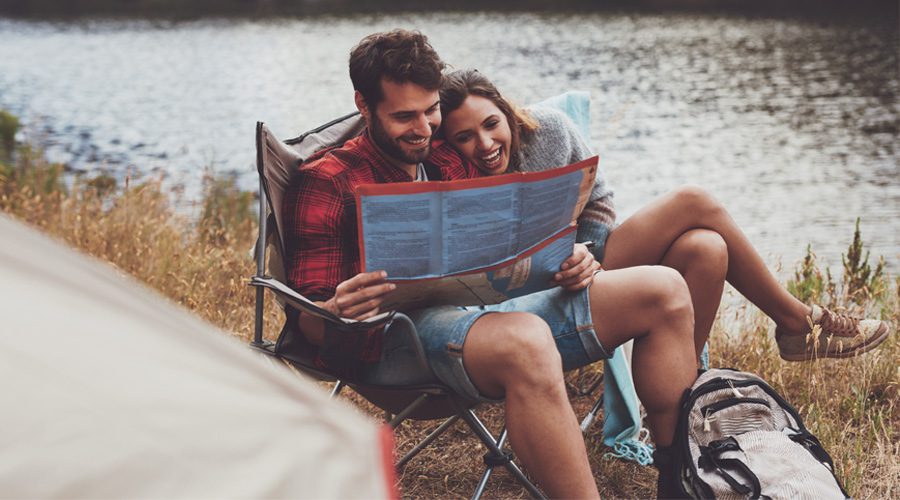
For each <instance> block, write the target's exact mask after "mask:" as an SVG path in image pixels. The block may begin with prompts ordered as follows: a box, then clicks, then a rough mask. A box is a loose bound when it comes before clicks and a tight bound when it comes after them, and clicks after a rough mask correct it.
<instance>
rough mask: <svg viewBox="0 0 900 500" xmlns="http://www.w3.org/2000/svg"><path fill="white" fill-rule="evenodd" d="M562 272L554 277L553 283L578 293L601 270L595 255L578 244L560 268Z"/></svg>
mask: <svg viewBox="0 0 900 500" xmlns="http://www.w3.org/2000/svg"><path fill="white" fill-rule="evenodd" d="M559 268H560V272H558V273H556V274H555V275H553V281H552V282H553V283H554V284H556V285H559V286H561V287H563V288H565V289H566V290H569V291H571V292H576V291H578V290H581V289H583V288H586V287H587V286H588V285H589V284H590V283H591V280H592V279H593V277H594V272H596V271H597V270H598V269H601V267H600V263H599V262H597V261H596V260H594V254H592V253H591V252H590V250H588V247H587V246H585V245H584V244H582V243H576V244H575V249H574V250H573V251H572V256H571V257H569V258H568V259H566V261H565V262H563V263H562V265H561V266H559Z"/></svg>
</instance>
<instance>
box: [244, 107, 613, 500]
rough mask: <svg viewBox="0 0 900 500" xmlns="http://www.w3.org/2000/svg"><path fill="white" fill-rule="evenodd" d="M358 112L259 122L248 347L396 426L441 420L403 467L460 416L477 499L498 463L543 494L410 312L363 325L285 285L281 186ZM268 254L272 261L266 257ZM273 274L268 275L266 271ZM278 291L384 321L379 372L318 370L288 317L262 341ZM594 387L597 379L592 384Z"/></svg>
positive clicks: (309, 307) (351, 131) (346, 129)
mask: <svg viewBox="0 0 900 500" xmlns="http://www.w3.org/2000/svg"><path fill="white" fill-rule="evenodd" d="M364 125H365V124H364V122H363V121H362V119H361V117H360V116H359V113H358V112H357V113H351V114H348V115H346V116H343V117H340V118H338V119H336V120H333V121H331V122H329V123H326V124H325V125H322V126H320V127H318V128H316V129H314V130H311V131H309V132H306V133H304V134H302V135H300V136H298V137H296V138H294V139H289V140H287V141H284V142H282V141H280V140H279V139H277V138H276V137H275V136H274V135H273V134H272V133H271V131H270V130H269V129H268V127H266V125H265V124H263V123H262V122H259V123H257V127H256V149H257V170H258V173H259V182H260V189H259V238H258V240H257V245H256V275H254V276H253V277H252V278H251V280H250V284H251V285H252V286H255V287H257V289H256V318H255V320H256V324H255V332H254V338H253V341H252V342H251V346H252V347H253V348H254V349H257V350H258V351H260V352H262V353H264V354H267V355H269V356H273V357H274V358H277V359H279V360H281V361H283V362H285V363H287V364H289V365H290V366H293V367H294V368H296V369H298V370H299V371H301V372H302V373H305V374H307V375H309V376H311V377H313V378H315V379H318V380H323V381H331V382H334V383H335V385H334V389H333V390H332V396H337V395H338V393H339V392H340V391H341V390H342V388H344V387H346V386H349V387H351V388H352V389H353V390H355V391H356V392H357V393H359V394H360V395H361V396H363V397H364V398H365V399H367V400H368V401H370V402H371V403H372V404H374V405H375V406H377V407H378V408H381V409H382V410H384V411H385V413H386V420H387V422H388V424H389V425H390V426H391V428H392V429H393V428H396V427H397V426H399V425H400V424H401V423H402V422H403V421H405V420H408V419H412V420H437V419H444V421H443V422H442V423H441V424H440V425H439V426H438V427H437V428H436V429H435V430H433V431H432V432H431V433H430V434H428V435H427V436H426V437H425V438H424V439H423V440H422V441H421V442H420V443H418V444H416V445H415V446H413V447H412V448H411V449H410V450H409V451H407V452H406V454H405V455H403V456H402V457H401V458H400V459H399V460H398V461H397V464H396V467H397V468H398V469H402V468H403V467H404V466H405V465H406V464H407V463H408V462H409V461H410V460H411V459H412V458H413V457H415V456H416V455H417V454H418V453H419V452H420V451H422V449H424V448H425V447H426V446H428V445H429V444H430V443H431V442H433V441H434V440H435V439H437V438H438V437H439V436H440V435H441V434H443V433H444V432H445V431H446V430H447V429H449V428H450V427H451V426H452V425H453V424H455V423H456V422H457V421H458V420H462V421H463V422H465V424H466V425H467V426H468V427H469V429H471V431H472V433H473V434H474V435H475V436H477V437H478V439H479V440H480V441H481V442H482V443H483V444H484V446H485V447H486V448H487V450H488V451H487V453H486V454H485V455H484V457H483V460H484V463H485V466H486V469H485V471H484V473H483V475H482V477H481V480H480V481H479V483H478V485H477V487H476V489H475V492H474V494H473V498H476V499H477V498H480V497H481V495H482V494H483V492H484V489H485V487H486V486H487V482H488V480H489V479H490V476H491V473H492V472H493V470H494V468H495V467H497V466H503V467H505V468H506V469H507V470H508V471H509V472H510V473H511V474H512V476H513V477H514V478H515V479H516V480H517V481H518V482H519V483H520V484H521V485H522V486H523V487H524V488H525V489H526V490H527V491H528V493H529V494H530V495H531V496H533V497H535V498H544V495H543V494H542V493H541V491H540V490H539V489H538V488H537V487H536V486H535V485H534V484H533V483H532V482H531V481H530V480H529V479H528V478H527V477H525V475H524V474H523V473H522V471H521V470H520V469H519V467H518V466H517V465H516V464H515V462H514V461H513V455H512V453H511V452H509V451H505V450H504V445H505V443H506V438H507V432H506V427H505V426H504V427H503V428H502V429H501V431H500V433H499V435H498V436H496V437H495V436H494V435H493V434H492V433H491V432H490V430H488V428H487V427H486V426H485V425H484V423H483V422H482V421H481V420H480V419H479V417H478V416H477V415H476V414H475V412H474V411H473V408H474V406H475V405H473V404H472V403H471V402H469V401H467V400H465V399H463V398H462V397H460V396H459V395H458V394H456V393H454V391H453V390H452V389H450V388H449V387H447V386H446V385H444V384H443V383H441V382H440V381H439V380H438V379H437V377H435V375H434V374H433V372H432V371H431V368H430V367H429V365H428V362H427V360H426V357H425V353H424V349H423V347H422V345H421V342H420V340H419V338H418V336H417V334H416V330H415V326H414V325H413V323H412V321H411V320H410V319H409V317H407V316H406V315H405V314H403V313H400V312H391V313H383V314H380V315H378V316H376V317H374V318H370V319H368V320H366V321H362V322H353V321H350V320H345V319H342V318H338V317H336V316H334V315H333V314H331V313H330V312H329V311H326V310H324V309H322V308H320V307H317V306H316V305H315V304H314V303H312V302H311V301H309V300H308V299H306V298H305V297H303V296H302V295H300V294H298V293H297V292H295V291H294V290H292V289H291V288H290V287H288V286H287V285H286V284H284V281H285V280H284V276H285V273H284V268H283V260H282V258H283V256H284V255H285V248H284V241H283V239H282V229H283V225H282V224H283V223H282V221H281V212H280V207H281V203H282V200H283V195H284V191H285V189H286V188H287V185H288V183H289V181H290V176H291V172H292V171H293V170H295V169H296V168H297V167H298V166H299V165H300V163H302V161H303V160H304V159H306V158H308V157H309V156H310V155H311V154H313V153H315V152H316V151H319V150H320V149H322V148H324V147H327V146H330V145H335V144H342V143H343V142H344V141H346V140H347V139H350V138H352V137H355V136H356V135H358V134H359V133H360V132H361V131H362V129H363V128H364ZM267 256H268V266H267V259H266V257H267ZM267 271H268V273H267ZM266 288H268V289H269V290H271V291H272V292H274V293H275V296H276V300H278V302H279V303H280V304H281V305H282V306H285V305H286V304H287V305H290V306H292V307H294V308H295V309H297V310H299V311H302V312H304V313H307V314H312V315H314V316H317V317H320V318H322V319H323V320H325V321H328V322H331V323H332V324H334V325H337V326H338V328H339V329H342V330H344V331H347V332H353V331H354V330H357V329H369V328H372V327H374V326H383V327H384V330H385V338H384V343H383V349H382V350H383V355H382V356H383V357H382V361H381V362H379V363H378V366H379V369H378V370H376V371H369V372H365V370H364V372H363V373H362V374H361V375H360V376H359V377H358V378H356V379H350V380H348V379H346V378H345V379H338V377H336V376H334V375H333V374H331V373H327V372H323V371H322V370H320V369H319V368H317V367H316V365H314V363H313V359H314V357H315V354H316V352H317V349H318V348H317V347H315V346H313V345H311V344H309V343H308V342H307V341H306V339H305V337H304V336H303V334H302V333H300V332H299V331H297V330H296V328H295V325H293V324H292V322H290V321H286V322H285V325H284V326H283V328H282V331H281V334H280V335H279V337H278V340H277V341H276V342H274V343H273V342H270V341H266V340H264V339H263V312H264V300H265V289H266ZM590 385H591V386H592V389H591V390H593V389H596V387H597V386H598V385H599V382H594V383H593V384H590ZM599 407H600V400H598V402H597V403H596V404H595V405H593V408H592V410H591V411H590V412H589V413H588V415H587V416H586V417H585V419H584V420H583V421H582V426H581V427H582V430H583V431H585V432H586V431H587V429H588V428H589V427H590V425H591V424H592V423H593V421H594V417H595V415H596V413H597V410H598V409H599Z"/></svg>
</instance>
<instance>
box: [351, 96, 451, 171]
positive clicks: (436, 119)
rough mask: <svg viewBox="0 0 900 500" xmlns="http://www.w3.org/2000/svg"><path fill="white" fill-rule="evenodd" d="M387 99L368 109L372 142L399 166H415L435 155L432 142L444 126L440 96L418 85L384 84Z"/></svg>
mask: <svg viewBox="0 0 900 500" xmlns="http://www.w3.org/2000/svg"><path fill="white" fill-rule="evenodd" d="M381 90H382V93H383V96H384V99H382V101H381V102H380V103H378V105H377V106H376V107H375V109H374V110H372V109H371V108H368V114H369V116H368V117H367V118H368V123H369V130H370V133H371V135H372V140H373V141H374V142H375V145H376V146H378V148H379V149H381V151H382V152H383V153H384V154H385V155H386V156H388V158H389V159H390V160H393V161H394V162H396V163H397V164H398V165H415V164H417V163H419V162H421V161H423V160H425V158H427V157H428V154H429V153H431V140H432V138H433V136H434V132H435V131H436V130H437V129H438V127H440V126H441V107H440V95H439V93H438V91H437V90H427V89H425V88H423V87H420V86H419V85H416V84H415V83H396V82H392V81H389V80H382V81H381Z"/></svg>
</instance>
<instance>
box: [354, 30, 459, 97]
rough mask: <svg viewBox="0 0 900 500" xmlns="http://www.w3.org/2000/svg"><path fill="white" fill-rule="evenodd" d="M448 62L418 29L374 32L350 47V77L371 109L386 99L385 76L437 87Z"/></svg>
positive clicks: (434, 88)
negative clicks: (382, 83) (383, 84)
mask: <svg viewBox="0 0 900 500" xmlns="http://www.w3.org/2000/svg"><path fill="white" fill-rule="evenodd" d="M445 66H446V65H445V64H444V62H443V61H442V60H441V58H440V57H439V56H438V55H437V52H435V51H434V48H432V46H431V44H429V43H428V37H427V36H425V35H423V34H422V33H420V32H418V31H409V30H404V29H395V30H393V31H388V32H384V33H373V34H371V35H369V36H367V37H365V38H363V39H362V40H361V41H360V42H359V44H358V45H357V46H356V47H354V48H353V50H352V51H350V80H351V81H352V82H353V88H354V89H355V90H357V91H359V93H360V94H362V97H363V99H364V100H365V101H366V106H368V108H369V109H371V110H374V109H375V107H376V106H377V105H378V103H380V102H381V101H382V99H384V95H383V94H382V91H381V80H382V78H384V79H387V80H390V81H392V82H396V83H408V82H410V83H415V84H416V85H419V86H421V87H423V88H425V89H428V90H438V89H439V88H440V87H441V72H442V71H443V70H444V67H445Z"/></svg>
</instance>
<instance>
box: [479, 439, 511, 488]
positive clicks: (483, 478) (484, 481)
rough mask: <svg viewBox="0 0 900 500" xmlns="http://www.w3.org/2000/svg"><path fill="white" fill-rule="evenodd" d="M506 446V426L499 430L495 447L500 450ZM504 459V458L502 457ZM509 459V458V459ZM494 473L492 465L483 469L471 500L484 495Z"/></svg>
mask: <svg viewBox="0 0 900 500" xmlns="http://www.w3.org/2000/svg"><path fill="white" fill-rule="evenodd" d="M505 444H506V426H505V425H504V426H503V429H501V430H500V439H498V440H497V447H498V448H500V449H501V450H502V449H503V445H505ZM503 458H505V456H504V457H503ZM510 458H511V457H510ZM493 472H494V465H488V466H487V468H485V469H484V474H482V475H481V481H479V482H478V486H477V487H475V494H474V495H472V499H473V500H478V499H479V498H481V495H482V494H483V493H484V488H485V487H486V486H487V483H488V480H489V479H490V478H491V473H493Z"/></svg>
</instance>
